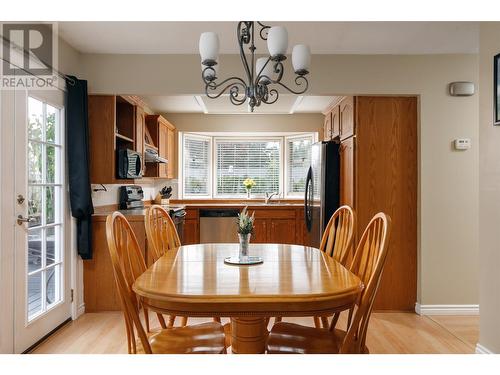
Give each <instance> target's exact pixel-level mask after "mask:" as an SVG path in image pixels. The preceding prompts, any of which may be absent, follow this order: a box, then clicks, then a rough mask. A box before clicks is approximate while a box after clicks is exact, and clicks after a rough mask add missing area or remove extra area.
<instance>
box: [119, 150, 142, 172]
mask: <svg viewBox="0 0 500 375" xmlns="http://www.w3.org/2000/svg"><path fill="white" fill-rule="evenodd" d="M117 175H118V178H141V177H142V155H141V154H140V153H139V152H137V151H134V150H130V149H120V150H118V173H117Z"/></svg>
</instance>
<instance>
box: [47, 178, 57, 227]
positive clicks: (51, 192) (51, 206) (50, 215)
mask: <svg viewBox="0 0 500 375" xmlns="http://www.w3.org/2000/svg"><path fill="white" fill-rule="evenodd" d="M55 190H56V188H55V187H54V186H47V187H46V188H45V219H46V224H53V223H54V219H55V205H56V202H55ZM58 190H59V189H58Z"/></svg>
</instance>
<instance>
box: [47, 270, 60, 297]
mask: <svg viewBox="0 0 500 375" xmlns="http://www.w3.org/2000/svg"><path fill="white" fill-rule="evenodd" d="M45 273H46V277H45V279H46V290H47V296H46V303H47V307H50V306H51V305H54V304H55V303H57V302H59V301H60V300H61V293H60V290H61V289H60V279H61V267H60V266H59V265H57V266H54V267H50V268H49V269H47V271H45Z"/></svg>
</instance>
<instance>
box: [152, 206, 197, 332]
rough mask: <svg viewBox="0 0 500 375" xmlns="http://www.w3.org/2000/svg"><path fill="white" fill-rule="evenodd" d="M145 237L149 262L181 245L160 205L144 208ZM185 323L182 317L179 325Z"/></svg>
mask: <svg viewBox="0 0 500 375" xmlns="http://www.w3.org/2000/svg"><path fill="white" fill-rule="evenodd" d="M144 225H145V227H146V238H147V240H148V255H149V258H150V259H149V260H150V261H151V263H154V262H156V261H157V260H158V259H159V258H160V257H161V256H162V255H163V254H165V252H166V251H167V250H170V249H175V248H177V247H179V246H181V240H180V238H179V234H178V233H177V229H176V228H175V224H174V222H173V220H172V218H171V217H170V215H169V214H168V211H167V210H165V209H164V208H163V207H162V206H158V205H153V206H151V207H150V208H148V209H147V210H146V215H145V217H144ZM175 318H176V317H175V315H170V316H169V318H168V324H167V327H168V328H170V327H173V326H174V323H175ZM186 325H187V317H182V319H181V326H183V327H185V326H186Z"/></svg>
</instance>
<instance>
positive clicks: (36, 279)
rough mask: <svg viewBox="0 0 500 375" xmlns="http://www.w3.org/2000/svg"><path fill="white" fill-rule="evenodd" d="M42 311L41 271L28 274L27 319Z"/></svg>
mask: <svg viewBox="0 0 500 375" xmlns="http://www.w3.org/2000/svg"><path fill="white" fill-rule="evenodd" d="M40 312H42V272H37V273H35V274H34V275H30V276H28V319H32V318H33V317H34V316H36V315H38V314H39V313H40Z"/></svg>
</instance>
